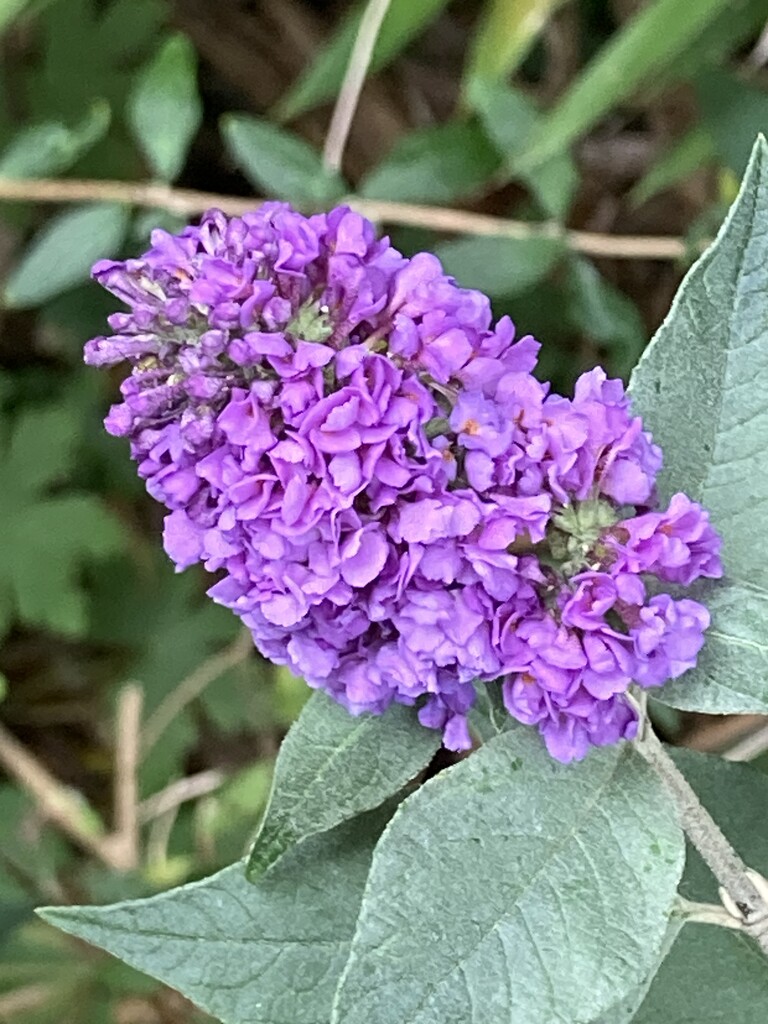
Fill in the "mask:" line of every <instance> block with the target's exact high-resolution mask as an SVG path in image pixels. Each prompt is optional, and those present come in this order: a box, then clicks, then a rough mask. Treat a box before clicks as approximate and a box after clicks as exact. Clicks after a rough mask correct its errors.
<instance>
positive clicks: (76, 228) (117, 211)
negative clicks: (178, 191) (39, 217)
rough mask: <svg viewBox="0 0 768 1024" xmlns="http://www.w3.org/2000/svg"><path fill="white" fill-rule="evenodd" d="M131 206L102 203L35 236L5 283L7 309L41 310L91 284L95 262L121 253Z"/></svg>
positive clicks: (64, 215)
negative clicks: (58, 297) (47, 303)
mask: <svg viewBox="0 0 768 1024" xmlns="http://www.w3.org/2000/svg"><path fill="white" fill-rule="evenodd" d="M128 217H129V210H128V207H126V206H119V205H117V204H112V203H109V204H108V203H100V204H94V205H91V206H83V207H79V208H78V209H75V210H67V212H66V213H62V214H60V215H59V216H58V217H54V218H53V219H52V220H51V221H49V222H48V224H46V226H45V227H44V228H43V230H42V231H41V232H40V233H39V234H38V235H36V236H35V238H34V239H33V240H32V244H31V245H30V246H29V248H28V249H27V251H26V252H25V253H24V255H23V256H22V258H21V260H20V261H19V263H18V264H17V265H16V267H15V268H14V270H13V271H12V272H11V275H10V277H9V278H8V280H7V281H6V283H5V288H4V292H3V299H4V303H5V305H6V306H11V307H19V306H38V305H40V304H41V303H43V302H45V301H46V300H47V299H50V298H52V297H53V296H54V295H58V294H59V293H60V292H63V291H66V290H67V289H68V288H72V287H73V286H74V285H76V284H81V283H82V282H84V281H87V280H88V274H89V273H90V269H91V266H92V264H93V263H95V262H96V260H98V259H99V258H100V257H103V256H107V255H112V254H114V253H115V252H116V251H117V250H119V248H120V246H121V245H122V242H123V239H124V237H125V232H126V230H127V227H128Z"/></svg>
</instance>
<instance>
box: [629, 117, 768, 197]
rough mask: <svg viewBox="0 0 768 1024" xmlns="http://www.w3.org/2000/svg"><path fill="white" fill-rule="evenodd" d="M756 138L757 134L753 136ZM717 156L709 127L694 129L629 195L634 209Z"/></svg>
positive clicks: (660, 159) (669, 150) (678, 142)
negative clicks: (707, 128)
mask: <svg viewBox="0 0 768 1024" xmlns="http://www.w3.org/2000/svg"><path fill="white" fill-rule="evenodd" d="M752 139H754V135H753V136H752ZM714 155H715V147H714V144H713V142H712V136H711V135H710V133H709V132H708V131H707V130H706V128H700V127H696V128H691V130H690V131H689V132H687V134H685V135H684V136H683V137H682V139H680V140H679V141H677V142H676V143H675V144H674V145H673V146H672V147H671V148H670V149H668V150H666V152H664V153H662V154H661V156H660V157H659V159H658V160H656V162H655V163H654V164H653V165H652V166H651V168H650V170H648V172H647V173H646V174H645V175H644V176H643V178H642V179H641V180H640V181H639V182H638V183H637V185H635V187H634V188H633V189H632V191H631V192H630V194H629V198H630V200H631V202H632V203H633V204H634V205H635V206H640V204H641V203H645V202H647V201H648V200H649V199H652V198H653V197H654V196H655V195H658V193H659V192H663V191H664V190H665V189H668V188H671V187H672V186H673V185H676V184H677V183H678V182H679V181H683V180H685V179H686V178H688V177H690V175H691V174H693V173H694V171H697V170H698V169H699V167H701V166H702V164H705V163H707V162H708V161H709V160H711V159H712V157H713V156H714Z"/></svg>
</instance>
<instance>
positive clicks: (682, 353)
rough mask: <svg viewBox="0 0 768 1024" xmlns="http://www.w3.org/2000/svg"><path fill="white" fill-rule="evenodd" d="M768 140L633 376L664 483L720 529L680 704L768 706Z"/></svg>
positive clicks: (673, 700)
mask: <svg viewBox="0 0 768 1024" xmlns="http://www.w3.org/2000/svg"><path fill="white" fill-rule="evenodd" d="M766 296H768V148H766V143H765V141H764V140H763V139H762V138H761V139H760V140H759V141H758V143H757V145H756V146H755V149H754V151H753V154H752V159H751V160H750V164H749V167H748V168H747V173H746V176H745V178H744V182H743V184H742V187H741V191H740V193H739V196H738V198H737V200H736V202H735V203H734V205H733V207H732V209H731V212H730V213H729V215H728V218H727V219H726V221H725V224H724V225H723V227H722V229H721V231H720V234H719V235H718V237H717V240H716V241H715V243H714V245H712V247H711V248H710V249H709V250H708V251H707V252H706V253H705V254H704V255H703V256H702V257H701V259H700V260H699V261H698V263H696V265H695V266H694V267H693V268H692V269H691V271H690V272H689V274H688V276H687V277H686V279H685V281H684V282H683V284H682V286H681V288H680V291H679V292H678V295H677V297H676V298H675V301H674V303H673V305H672V309H671V310H670V313H669V315H668V317H667V319H666V320H665V322H664V323H663V324H662V326H661V328H660V329H659V331H658V333H657V334H656V337H655V338H654V339H653V341H652V342H651V344H650V346H649V347H648V349H647V350H646V352H645V354H644V355H643V357H642V359H641V360H640V363H639V364H638V366H637V368H636V370H635V372H634V373H633V375H632V381H631V392H632V395H633V397H634V400H635V405H636V408H637V410H638V411H639V412H640V413H642V415H643V417H644V420H645V422H646V424H647V426H648V427H649V428H650V429H651V430H652V431H653V434H654V437H655V439H656V440H657V441H658V443H659V444H660V445H661V446H662V448H663V450H664V466H665V468H664V472H663V474H662V477H661V491H662V493H663V495H664V496H668V495H669V494H670V493H672V492H673V491H685V492H686V493H687V494H688V495H690V497H692V498H694V499H695V500H697V501H700V502H702V504H704V505H705V506H706V507H707V508H708V509H710V511H711V513H712V520H713V522H714V523H715V525H716V526H717V528H718V529H719V530H720V532H721V533H722V535H723V560H724V563H725V579H724V580H723V581H722V582H720V583H718V584H712V583H711V582H707V581H703V582H702V583H701V584H697V585H696V586H695V587H694V588H693V589H692V596H699V597H700V599H701V600H703V602H704V603H705V604H706V605H707V606H708V607H709V609H710V611H711V612H712V619H713V624H712V628H711V629H710V630H709V632H708V634H707V642H706V644H705V646H704V650H703V651H702V653H701V656H700V658H699V664H698V665H697V667H696V668H695V669H694V670H693V671H692V672H689V673H686V675H685V676H683V677H682V679H680V680H678V681H676V682H674V683H671V684H669V685H667V686H665V687H664V689H663V690H662V691H661V692H660V693H659V694H658V696H659V699H660V700H662V701H664V702H665V703H669V704H672V705H673V706H674V707H679V708H686V709H689V710H695V711H705V712H711V713H716V714H724V713H728V712H748V711H756V712H768V562H766V561H765V559H762V558H760V557H756V553H757V552H759V551H760V549H761V546H762V545H763V543H764V538H765V532H766V528H768V302H767V301H766Z"/></svg>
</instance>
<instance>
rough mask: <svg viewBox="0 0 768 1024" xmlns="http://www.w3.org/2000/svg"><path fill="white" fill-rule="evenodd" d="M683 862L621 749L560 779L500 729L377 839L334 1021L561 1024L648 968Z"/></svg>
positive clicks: (610, 998) (568, 769)
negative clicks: (498, 732) (500, 733)
mask: <svg viewBox="0 0 768 1024" xmlns="http://www.w3.org/2000/svg"><path fill="white" fill-rule="evenodd" d="M682 865H683V839H682V834H681V832H680V830H679V828H678V826H677V824H676V822H675V815H674V811H673V809H672V807H671V806H670V803H669V800H668V798H667V796H666V793H665V792H664V791H663V789H662V788H661V784H660V783H659V782H658V781H657V780H656V778H655V777H654V776H653V774H652V773H651V771H650V769H649V768H648V767H647V766H646V765H645V763H644V762H642V761H641V759H640V757H639V755H637V754H636V753H635V752H634V751H633V750H632V749H631V748H630V747H623V748H611V749H605V750H599V751H593V752H592V753H591V754H590V757H589V759H588V760H587V761H585V763H584V764H582V765H579V766H578V768H576V769H574V767H573V766H563V765H560V764H558V763H557V762H555V761H553V760H552V758H551V757H550V756H549V755H548V754H547V753H546V751H545V750H544V748H543V746H542V745H541V742H540V740H539V738H538V737H537V736H534V735H531V734H530V731H529V730H526V729H514V730H512V731H510V732H506V733H504V734H502V735H500V736H498V737H496V738H495V739H492V740H490V741H489V742H488V743H487V744H486V746H484V747H483V748H481V749H480V750H479V751H478V752H477V753H475V754H474V755H473V756H472V757H471V758H469V759H468V760H466V761H464V762H462V763H461V764H460V765H458V766H456V767H454V768H452V769H450V770H449V771H447V772H444V773H442V774H441V775H439V776H438V777H437V778H436V779H434V780H432V781H430V782H428V783H427V784H426V785H425V786H423V787H422V788H421V789H420V790H419V791H418V792H417V793H415V794H414V795H413V796H411V797H409V798H408V799H407V800H406V801H405V803H404V804H403V805H402V806H401V807H400V809H399V810H398V812H397V813H396V815H395V817H394V818H393V820H392V822H391V823H390V825H389V826H388V828H387V829H386V831H385V833H384V836H383V837H382V839H381V841H380V843H379V845H378V847H377V849H376V852H375V854H374V859H373V864H372V868H371V875H370V877H369V880H368V883H367V885H366V890H365V895H364V897H363V905H362V909H361V914H360V920H359V922H358V927H357V932H356V935H355V938H354V940H353V945H352V952H351V955H350V959H349V962H348V965H347V968H346V970H345V974H344V976H343V978H342V982H341V985H340V988H339V992H338V994H337V999H336V1005H335V1010H334V1016H333V1021H334V1024H392V1022H393V1021H397V1024H436V1022H438V1021H439V1022H450V1024H458V1022H461V1024H509V1022H510V1021H512V1020H514V1021H525V1024H573V1022H574V1021H588V1020H590V1019H592V1018H594V1017H596V1016H597V1015H598V1014H600V1013H602V1012H604V1011H605V1010H606V1009H608V1008H609V1007H610V1006H612V1005H613V1004H615V1003H616V1001H617V999H619V998H622V997H623V996H624V994H626V993H627V992H629V991H630V990H631V989H632V988H633V987H634V986H637V985H639V984H640V983H641V982H642V981H643V979H644V978H645V977H646V976H647V974H648V972H649V970H650V969H651V968H652V966H653V964H654V962H655V959H656V957H657V955H658V952H659V950H660V948H661V944H662V941H663V937H664V934H665V931H666V928H667V923H668V915H669V911H670V907H671V904H672V901H673V898H674V893H675V889H676V887H677V882H678V880H679V878H680V874H681V871H682Z"/></svg>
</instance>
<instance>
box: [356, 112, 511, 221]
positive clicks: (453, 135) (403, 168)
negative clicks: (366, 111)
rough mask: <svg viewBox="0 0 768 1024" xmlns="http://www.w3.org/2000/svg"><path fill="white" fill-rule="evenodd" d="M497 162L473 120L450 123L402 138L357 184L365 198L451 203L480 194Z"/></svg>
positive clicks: (496, 155) (480, 129) (497, 157)
mask: <svg viewBox="0 0 768 1024" xmlns="http://www.w3.org/2000/svg"><path fill="white" fill-rule="evenodd" d="M500 166H501V158H500V157H499V154H498V153H497V152H496V150H495V149H494V147H493V146H492V145H491V143H490V142H489V141H488V139H487V137H486V135H485V133H484V132H483V130H482V128H481V127H480V125H479V124H477V123H476V122H474V121H471V122H464V121H449V122H448V123H447V124H440V125H433V126H430V127H429V128H420V129H418V130H417V131H415V132H412V133H411V134H410V135H406V136H405V137H404V138H402V139H401V140H400V141H399V142H397V143H396V145H395V146H394V147H393V149H392V151H391V152H390V153H389V154H388V155H387V156H386V157H385V158H384V160H382V162H381V163H380V164H379V165H378V167H375V168H374V169H373V170H372V171H371V172H370V173H369V174H368V175H367V176H366V177H365V178H364V179H363V180H362V182H361V183H360V187H359V191H360V195H362V196H365V198H366V199H393V200H397V201H399V202H410V203H418V202H425V203H450V202H451V201H452V200H454V199H457V198H459V197H460V196H467V195H471V194H472V193H474V192H478V191H479V190H481V189H482V188H483V186H484V185H486V184H487V183H488V181H489V180H490V179H491V178H492V177H493V175H494V174H495V173H496V171H498V169H499V167H500Z"/></svg>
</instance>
